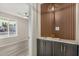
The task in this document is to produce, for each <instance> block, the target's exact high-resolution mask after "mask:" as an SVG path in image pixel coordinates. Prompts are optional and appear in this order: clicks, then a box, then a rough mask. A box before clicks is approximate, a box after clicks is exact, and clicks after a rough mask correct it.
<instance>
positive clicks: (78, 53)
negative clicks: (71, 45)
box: [77, 45, 79, 56]
mask: <svg viewBox="0 0 79 59" xmlns="http://www.w3.org/2000/svg"><path fill="white" fill-rule="evenodd" d="M77 48H78V49H77V51H78V52H77V55H78V56H79V45H78V46H77Z"/></svg>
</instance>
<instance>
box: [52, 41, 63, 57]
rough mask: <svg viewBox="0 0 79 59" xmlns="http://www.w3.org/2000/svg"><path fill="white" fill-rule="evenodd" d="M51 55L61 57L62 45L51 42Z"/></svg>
mask: <svg viewBox="0 0 79 59" xmlns="http://www.w3.org/2000/svg"><path fill="white" fill-rule="evenodd" d="M52 46H53V49H54V50H53V55H54V56H62V55H63V54H62V52H63V46H62V43H60V42H53V45H52Z"/></svg>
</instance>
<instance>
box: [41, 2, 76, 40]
mask: <svg viewBox="0 0 79 59" xmlns="http://www.w3.org/2000/svg"><path fill="white" fill-rule="evenodd" d="M75 24H76V4H75V3H55V4H53V3H48V4H41V36H42V37H55V38H61V39H68V40H75V28H76V25H75ZM57 27H59V30H56V28H57Z"/></svg>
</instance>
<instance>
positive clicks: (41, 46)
mask: <svg viewBox="0 0 79 59" xmlns="http://www.w3.org/2000/svg"><path fill="white" fill-rule="evenodd" d="M37 55H38V56H45V41H44V40H37Z"/></svg>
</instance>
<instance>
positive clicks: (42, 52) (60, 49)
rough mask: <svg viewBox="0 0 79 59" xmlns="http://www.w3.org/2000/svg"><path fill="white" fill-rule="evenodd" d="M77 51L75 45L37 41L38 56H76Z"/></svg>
mask: <svg viewBox="0 0 79 59" xmlns="http://www.w3.org/2000/svg"><path fill="white" fill-rule="evenodd" d="M78 49H79V48H78ZM77 51H78V50H77V45H75V44H67V43H61V42H55V41H54V42H53V41H52V42H51V41H47V40H40V39H38V40H37V55H38V56H77ZM78 54H79V51H78Z"/></svg>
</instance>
